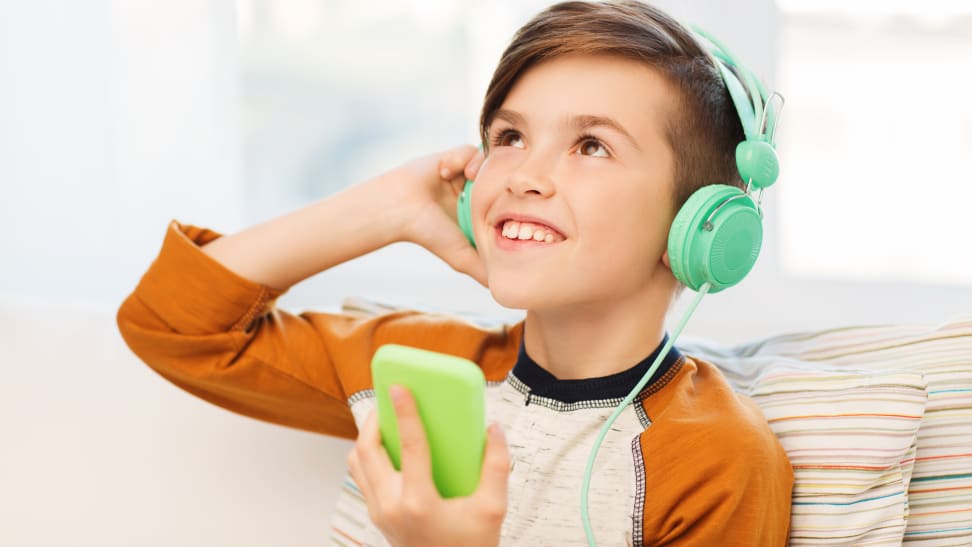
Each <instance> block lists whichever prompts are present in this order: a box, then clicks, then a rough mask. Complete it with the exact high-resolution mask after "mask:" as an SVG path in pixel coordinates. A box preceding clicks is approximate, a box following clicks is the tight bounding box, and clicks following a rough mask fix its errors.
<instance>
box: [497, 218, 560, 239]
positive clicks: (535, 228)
mask: <svg viewBox="0 0 972 547" xmlns="http://www.w3.org/2000/svg"><path fill="white" fill-rule="evenodd" d="M503 237H505V238H507V239H520V240H527V239H532V240H534V241H543V242H546V243H552V242H553V240H554V239H555V236H554V232H553V231H551V230H549V229H548V228H545V227H544V226H541V225H539V224H530V223H528V222H518V221H516V220H507V221H506V222H504V223H503Z"/></svg>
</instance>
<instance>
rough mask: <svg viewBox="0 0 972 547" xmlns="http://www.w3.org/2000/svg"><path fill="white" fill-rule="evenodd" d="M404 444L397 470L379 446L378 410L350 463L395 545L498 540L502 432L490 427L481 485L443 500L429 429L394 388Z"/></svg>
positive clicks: (472, 545)
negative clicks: (435, 479) (434, 469)
mask: <svg viewBox="0 0 972 547" xmlns="http://www.w3.org/2000/svg"><path fill="white" fill-rule="evenodd" d="M391 396H392V400H393V402H394V405H395V414H396V416H397V418H398V430H399V436H400V438H401V443H402V456H401V462H402V470H401V472H398V471H395V468H394V467H392V464H391V460H390V459H389V458H388V454H387V452H385V448H384V447H383V446H382V444H381V433H380V432H379V430H378V419H377V413H375V412H372V413H371V415H370V416H369V417H368V419H367V420H366V421H365V424H364V426H363V427H362V428H361V431H360V432H359V434H358V440H357V442H356V443H355V446H354V449H353V450H352V451H351V453H350V454H349V455H348V467H349V468H350V470H351V476H352V477H353V478H354V480H355V482H356V483H357V484H358V487H359V488H360V489H361V493H362V494H363V495H364V498H365V503H367V505H368V514H369V516H370V517H371V520H372V522H374V523H375V524H376V525H377V526H378V528H379V529H380V530H381V531H382V533H383V534H384V535H385V538H386V539H387V540H388V541H389V542H390V543H391V544H392V545H395V546H396V547H402V546H413V545H419V546H423V547H435V546H439V545H442V546H449V547H453V546H455V545H462V546H463V547H476V546H480V545H488V546H490V547H493V546H495V545H497V544H498V543H499V537H500V529H501V527H502V524H503V518H504V517H505V516H506V500H507V480H508V478H509V466H510V456H509V451H508V449H507V446H506V441H505V439H504V438H503V433H502V430H500V428H499V426H497V425H496V424H493V425H492V426H490V427H489V429H488V430H487V438H486V453H485V456H484V457H483V470H482V475H481V477H480V481H479V487H478V488H477V489H476V491H475V492H473V494H472V495H470V496H468V497H463V498H450V499H443V498H442V497H440V496H439V492H438V491H437V490H436V488H435V484H434V483H433V482H432V464H431V460H430V458H429V447H428V443H427V442H426V437H425V430H424V428H423V426H422V422H421V419H420V418H419V415H418V410H417V409H416V406H415V401H414V399H413V398H412V396H411V395H410V394H409V392H408V390H406V389H404V388H401V387H400V386H395V387H392V389H391Z"/></svg>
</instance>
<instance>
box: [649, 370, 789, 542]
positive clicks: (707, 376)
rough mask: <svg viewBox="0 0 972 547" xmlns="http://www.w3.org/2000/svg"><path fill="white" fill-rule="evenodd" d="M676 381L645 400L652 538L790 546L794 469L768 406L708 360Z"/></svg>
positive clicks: (652, 540) (659, 539)
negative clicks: (772, 426) (749, 395)
mask: <svg viewBox="0 0 972 547" xmlns="http://www.w3.org/2000/svg"><path fill="white" fill-rule="evenodd" d="M673 383H676V384H678V385H674V386H669V388H671V389H665V390H662V391H661V392H659V393H657V394H656V395H655V396H652V397H649V398H648V399H646V400H645V401H644V402H643V404H644V408H645V411H646V414H647V415H648V417H649V419H650V420H651V422H652V425H651V426H650V427H648V429H646V430H645V432H644V433H643V434H642V435H641V451H642V461H643V462H644V470H645V483H644V489H645V491H644V499H645V505H644V513H643V535H644V544H645V545H720V546H726V547H733V546H739V547H744V546H745V547H749V546H753V545H760V546H777V545H778V546H784V545H786V543H787V536H788V534H789V524H790V493H791V489H792V487H793V470H792V468H791V466H790V462H789V459H788V458H787V456H786V453H785V452H784V451H783V447H782V446H781V445H780V443H779V441H778V440H777V439H776V437H775V435H774V434H773V432H772V430H770V428H769V425H768V424H767V423H766V420H765V418H764V416H763V414H762V412H761V411H760V410H759V408H758V407H757V406H756V405H755V403H753V402H752V401H751V400H749V399H748V398H746V397H743V396H740V395H737V394H735V393H733V391H732V389H731V388H730V387H729V385H728V384H727V383H726V381H725V380H724V379H723V378H722V376H721V374H719V372H718V371H717V370H716V369H715V367H714V366H712V365H710V364H708V363H705V362H699V361H693V360H687V362H686V364H685V365H684V366H683V368H682V370H681V371H680V372H679V374H678V375H677V376H676V377H675V378H674V379H673ZM656 397H657V398H656ZM653 399H654V400H653ZM653 412H655V415H653Z"/></svg>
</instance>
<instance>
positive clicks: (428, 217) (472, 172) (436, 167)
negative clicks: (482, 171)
mask: <svg viewBox="0 0 972 547" xmlns="http://www.w3.org/2000/svg"><path fill="white" fill-rule="evenodd" d="M482 162H483V153H482V152H481V151H479V150H477V149H476V148H475V147H473V146H462V147H459V148H454V149H451V150H447V151H445V152H441V153H439V154H433V155H431V156H426V157H423V158H419V159H417V160H413V161H411V162H409V163H406V164H405V165H403V166H401V167H399V168H397V169H395V170H393V171H391V172H390V173H388V175H390V178H391V181H390V183H391V184H393V185H395V188H396V189H397V190H399V191H400V192H399V194H398V195H399V196H401V200H402V202H401V205H402V206H403V209H402V211H404V212H406V213H407V215H408V216H407V218H405V219H403V221H402V230H403V233H402V238H403V239H404V240H405V241H411V242H412V243H417V244H418V245H421V246H422V247H425V248H426V249H428V250H429V251H430V252H432V253H433V254H435V255H436V256H438V257H439V258H441V259H442V260H443V261H445V263H446V264H448V265H449V266H451V267H452V268H453V269H455V270H456V271H459V272H462V273H465V274H467V275H469V276H471V277H472V278H473V279H475V280H476V281H478V282H479V283H480V284H482V285H486V268H485V266H484V265H483V262H482V259H481V258H480V257H479V254H478V253H477V252H476V249H474V248H473V247H472V245H470V244H469V242H468V241H466V237H465V236H464V235H463V233H462V231H461V230H460V229H459V223H458V220H457V218H456V201H457V200H458V199H459V194H460V192H462V187H463V185H464V184H465V181H466V179H467V178H469V179H474V178H475V177H476V174H477V172H478V171H479V167H480V165H482Z"/></svg>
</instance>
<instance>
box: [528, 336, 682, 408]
mask: <svg viewBox="0 0 972 547" xmlns="http://www.w3.org/2000/svg"><path fill="white" fill-rule="evenodd" d="M667 341H668V335H667V334H666V335H665V336H664V337H663V338H662V341H661V343H660V344H658V347H657V348H655V351H653V352H652V353H651V355H649V356H647V357H645V358H644V359H642V360H641V362H639V363H638V364H636V365H635V366H633V367H631V368H629V369H627V370H624V371H621V372H618V373H615V374H611V375H610V376H601V377H598V378H585V379H583V380H560V379H558V378H557V377H556V376H554V375H553V374H550V373H549V372H547V371H546V370H544V369H543V368H541V367H540V365H538V364H537V363H536V361H534V360H533V359H531V358H530V356H529V355H527V352H526V347H525V346H524V345H523V343H522V342H521V343H520V353H519V355H517V358H516V365H515V366H514V367H513V375H514V376H516V378H517V379H518V380H520V381H521V382H523V384H524V385H526V387H527V389H529V390H530V395H533V396H537V397H547V398H549V399H554V400H557V401H561V402H563V403H576V402H579V401H596V400H601V399H622V398H624V397H625V396H626V395H627V394H628V393H630V392H631V390H632V389H634V387H635V385H636V384H637V383H638V381H639V380H641V378H642V377H643V376H644V375H645V373H646V372H648V368H649V367H650V366H651V364H652V363H653V362H654V361H655V358H656V357H657V356H658V354H659V352H661V349H662V347H663V346H664V345H665V343H666V342H667ZM680 359H682V354H681V353H680V352H679V351H678V349H677V348H675V347H672V350H671V351H669V352H668V355H666V356H665V358H664V359H663V360H662V362H661V364H660V365H659V366H658V370H656V371H655V374H654V375H652V378H651V380H649V381H648V383H647V384H645V389H648V388H649V387H651V385H652V384H654V383H655V382H656V381H658V379H659V378H661V377H662V376H664V375H665V373H667V372H668V371H669V370H671V368H672V367H673V366H675V364H676V363H678V362H679V360H680Z"/></svg>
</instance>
